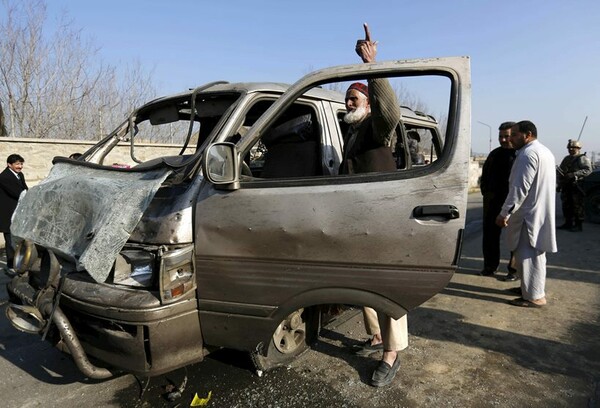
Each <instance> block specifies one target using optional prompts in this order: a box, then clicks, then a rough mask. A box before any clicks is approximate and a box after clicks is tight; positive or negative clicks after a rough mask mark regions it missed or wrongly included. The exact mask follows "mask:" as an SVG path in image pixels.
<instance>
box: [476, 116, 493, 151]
mask: <svg viewBox="0 0 600 408" xmlns="http://www.w3.org/2000/svg"><path fill="white" fill-rule="evenodd" d="M477 123H480V124H482V125H483V126H487V127H488V130H489V134H490V152H491V151H492V127H491V126H490V125H488V124H487V123H483V122H480V121H477Z"/></svg>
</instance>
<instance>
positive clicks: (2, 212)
mask: <svg viewBox="0 0 600 408" xmlns="http://www.w3.org/2000/svg"><path fill="white" fill-rule="evenodd" d="M24 162H25V159H23V157H21V156H20V155H18V154H11V155H10V156H8V157H7V158H6V169H4V171H3V172H2V173H0V231H1V232H3V233H4V244H5V247H6V268H7V272H8V273H9V274H13V273H14V270H13V260H14V257H15V251H14V248H13V246H12V239H11V236H10V219H11V218H12V215H13V212H15V208H17V202H18V201H19V195H21V192H22V191H23V190H27V184H26V183H25V176H24V175H23V171H22V170H23V163H24Z"/></svg>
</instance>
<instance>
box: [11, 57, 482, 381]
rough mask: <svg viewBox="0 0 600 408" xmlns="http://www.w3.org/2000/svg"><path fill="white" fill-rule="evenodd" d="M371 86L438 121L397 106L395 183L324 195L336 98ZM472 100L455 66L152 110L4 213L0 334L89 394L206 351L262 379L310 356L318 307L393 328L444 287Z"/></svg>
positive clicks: (339, 184)
mask: <svg viewBox="0 0 600 408" xmlns="http://www.w3.org/2000/svg"><path fill="white" fill-rule="evenodd" d="M375 77H377V78H379V77H385V78H388V80H390V81H398V83H401V84H405V83H407V82H406V81H409V82H410V80H414V81H415V82H414V83H415V84H417V85H418V84H421V85H423V86H422V88H421V90H422V94H423V95H425V96H426V97H432V98H433V99H432V101H433V102H432V103H436V102H435V101H436V100H438V99H437V98H438V96H439V95H442V96H441V97H440V98H439V100H442V101H443V102H442V103H440V104H439V105H435V108H437V106H442V107H443V109H444V110H443V112H442V113H441V115H439V118H440V120H439V121H438V120H436V119H435V118H434V115H431V114H430V113H425V112H423V109H418V108H417V107H415V106H411V107H408V106H402V108H401V112H402V121H401V123H400V124H399V126H398V127H397V129H396V137H397V140H396V141H395V143H394V146H393V149H391V150H393V156H394V159H395V160H396V163H397V170H396V171H393V172H382V173H364V174H352V175H340V174H339V173H338V169H339V167H340V161H341V157H342V151H343V143H344V135H345V133H346V130H347V129H346V128H347V125H345V123H344V121H343V117H344V115H345V113H346V109H345V105H344V94H343V91H345V87H347V84H348V83H349V82H350V81H357V80H366V79H369V78H375ZM427 78H431V79H432V80H433V82H426V80H427ZM424 81H425V82H424ZM431 84H443V88H444V90H443V91H441V92H440V91H439V90H437V89H436V88H435V87H434V86H432V85H431ZM402 86H404V85H399V88H397V89H407V88H402ZM406 86H412V85H406ZM335 89H338V90H341V91H342V92H338V91H336V90H335ZM408 89H410V91H411V92H412V89H413V88H408ZM470 93H471V84H470V67H469V59H468V58H467V57H450V58H436V59H425V60H403V61H391V62H381V63H373V64H360V65H349V66H340V67H334V68H328V69H323V70H320V71H317V72H314V73H312V74H309V75H307V76H305V77H304V78H302V79H301V80H300V81H298V82H297V83H296V84H294V85H292V86H286V85H282V84H273V83H226V82H216V83H210V84H206V85H204V86H201V87H198V88H195V89H193V90H190V91H188V92H185V93H181V94H178V95H174V96H170V97H165V98H160V99H156V100H154V101H152V102H149V103H147V104H146V105H144V106H142V107H140V108H139V109H136V110H135V111H134V112H133V113H131V114H130V116H129V117H128V118H127V120H125V121H124V122H123V123H122V124H121V125H120V126H118V127H117V128H116V129H115V130H114V131H113V132H112V133H110V134H109V135H108V136H106V137H105V138H104V139H103V140H101V141H100V142H98V143H97V144H96V145H95V146H93V147H92V148H90V149H89V150H88V151H87V152H85V153H84V154H83V156H82V157H81V158H79V159H77V160H72V159H69V158H66V157H56V158H55V159H54V166H53V168H52V170H51V172H50V174H49V176H48V177H47V178H46V179H45V180H44V181H43V182H41V183H40V184H39V185H37V186H35V187H33V188H31V189H30V190H29V191H28V192H27V193H26V194H25V195H24V196H22V197H21V199H20V201H19V205H18V207H17V210H16V211H15V216H14V219H13V223H12V230H11V232H12V234H13V237H15V241H16V242H17V243H18V244H17V247H16V257H15V269H16V270H17V272H18V275H17V276H16V277H14V278H13V280H12V281H11V282H10V283H9V284H8V291H9V297H10V299H9V300H10V301H9V305H8V307H7V311H6V313H7V316H8V318H9V319H10V321H11V322H12V324H13V325H14V326H15V327H16V328H17V329H19V330H23V331H26V332H29V333H33V334H36V335H39V336H42V337H43V338H44V339H45V340H48V341H51V342H52V343H54V344H55V345H56V346H58V347H60V348H61V349H62V350H64V351H66V352H68V353H70V354H71V356H72V357H73V359H74V361H75V363H76V364H77V366H78V367H79V369H80V370H81V371H82V372H83V373H84V374H85V375H86V376H88V377H91V378H98V379H100V378H108V377H110V376H112V375H114V374H115V373H118V372H130V373H134V374H138V375H144V376H151V375H157V374H160V373H164V372H167V371H170V370H174V369H176V368H179V367H182V366H185V365H188V364H191V363H194V362H198V361H201V360H202V359H203V358H204V357H205V356H206V354H207V353H209V352H210V351H212V350H215V349H218V348H222V347H226V348H233V349H237V350H243V351H248V352H249V353H251V355H252V358H253V361H254V363H255V365H256V367H257V368H258V369H261V370H264V369H269V368H272V367H275V366H278V365H282V364H286V363H287V362H289V361H291V360H292V359H293V358H294V357H296V356H298V355H299V354H300V353H302V352H303V351H304V350H306V349H307V347H308V346H309V344H310V343H311V342H312V341H314V340H315V339H316V338H317V336H318V331H319V326H320V313H319V306H320V305H325V304H332V303H333V304H349V305H360V306H362V305H364V306H370V307H373V308H375V309H376V310H379V311H381V312H384V313H386V314H388V315H390V316H392V317H394V318H399V317H401V316H403V315H404V314H406V313H407V312H408V311H410V310H411V309H413V308H415V307H417V306H418V305H420V304H422V303H423V302H425V301H427V300H428V299H430V298H431V297H432V296H434V295H435V294H436V293H438V292H439V291H440V290H442V289H443V288H444V287H445V285H446V284H447V283H448V282H449V280H450V278H451V277H452V274H453V272H454V270H455V269H456V265H457V260H458V258H459V255H460V245H461V238H462V233H463V229H464V224H465V213H466V203H467V187H468V186H467V180H468V165H469V153H470V100H471V99H470ZM399 103H401V104H403V105H406V104H407V103H404V101H402V100H400V101H399ZM435 108H433V109H435ZM409 133H410V134H412V135H416V136H413V140H412V141H409V140H408V136H407V135H408V134H409ZM153 138H158V139H157V140H162V141H165V140H166V141H172V142H174V143H173V145H172V146H176V147H174V148H173V147H172V149H171V152H169V153H167V154H163V153H161V154H158V155H157V154H156V153H155V151H154V156H153V151H150V150H144V149H143V148H142V142H145V141H151V140H153ZM416 138H418V142H419V145H420V146H419V152H418V153H419V155H420V157H421V159H420V160H419V161H418V162H416V161H414V160H412V159H411V152H409V149H408V146H409V145H414V141H415V140H416ZM125 150H126V151H127V155H125V154H124V153H123V152H124V151H125Z"/></svg>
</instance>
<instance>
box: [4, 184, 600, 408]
mask: <svg viewBox="0 0 600 408" xmlns="http://www.w3.org/2000/svg"><path fill="white" fill-rule="evenodd" d="M469 199H470V201H469V211H468V214H467V228H466V234H465V239H464V245H463V257H462V259H461V263H460V268H459V271H458V272H457V274H455V276H454V278H453V279H452V282H451V283H450V284H449V286H448V288H447V289H446V290H445V291H444V292H442V293H440V294H439V295H437V296H436V297H434V298H433V299H432V300H430V301H429V302H427V303H425V304H424V305H423V306H421V307H420V308H418V309H417V310H415V311H413V312H411V314H410V315H409V331H410V345H409V348H408V349H407V350H406V351H404V352H403V366H402V370H401V372H400V373H399V375H398V378H397V379H396V381H395V382H394V383H393V384H392V385H391V386H390V387H388V388H386V389H375V388H372V387H370V386H369V385H368V384H367V383H368V378H369V376H370V373H371V371H372V369H373V368H374V366H375V364H376V358H377V356H374V357H373V358H362V357H356V356H354V355H352V354H351V353H350V352H349V350H348V347H349V346H351V345H353V344H357V343H358V341H360V340H362V339H364V338H365V333H364V329H363V326H362V320H361V316H360V314H359V313H358V310H348V311H347V312H345V313H344V314H343V315H342V316H340V317H339V318H338V319H337V320H334V321H333V322H332V323H331V324H330V325H329V326H328V327H327V328H326V329H324V330H323V331H322V333H321V338H320V340H319V341H318V342H317V344H316V345H315V346H314V348H313V349H312V350H310V351H309V352H307V353H305V354H304V355H303V356H301V357H300V358H298V359H297V360H296V361H295V362H294V363H293V364H292V365H290V366H289V367H285V368H280V369H277V370H274V371H272V372H269V373H266V374H265V375H264V376H262V377H258V376H257V375H256V373H255V372H254V371H253V368H252V365H251V362H250V360H249V358H248V356H247V355H245V354H244V353H240V352H236V351H231V350H221V351H219V352H216V353H213V354H212V355H210V356H209V357H208V358H207V359H206V360H205V361H203V362H201V363H198V364H195V365H192V366H188V367H186V368H184V369H180V370H177V371H175V372H172V373H169V374H166V375H163V376H159V377H155V378H152V379H150V380H145V379H141V380H138V379H136V378H135V377H134V376H132V375H124V376H121V377H117V378H113V379H110V380H107V381H91V380H89V379H86V378H85V377H84V376H83V375H82V374H80V373H79V371H78V370H77V369H76V367H75V365H74V364H73V363H72V361H71V360H70V358H69V357H67V356H65V355H63V354H61V353H60V352H58V351H57V350H55V349H53V348H52V347H51V346H50V345H49V344H47V343H44V342H42V341H40V339H39V338H38V337H36V336H34V335H28V334H23V333H20V332H18V331H16V330H14V329H13V328H12V326H11V325H10V323H9V322H8V321H7V319H6V317H5V316H4V313H2V315H1V316H0V373H1V375H0V395H1V396H2V402H0V405H1V406H3V407H38V406H44V407H79V406H101V407H161V406H165V407H175V406H181V407H187V406H189V405H190V402H191V400H192V398H193V395H194V393H198V395H199V396H200V397H206V396H207V394H208V393H209V392H212V397H211V400H210V402H209V404H208V405H207V406H209V407H272V408H275V407H308V406H310V407H364V406H371V407H423V406H431V407H434V406H435V407H439V406H452V407H458V406H461V407H482V406H490V407H491V406H494V407H498V406H500V407H505V406H506V407H525V406H528V407H548V406H553V407H554V406H557V407H560V406H564V407H575V406H582V407H586V406H588V407H594V406H600V405H598V404H599V403H598V401H599V400H600V386H599V385H598V384H599V381H600V347H599V342H600V321H599V318H598V310H599V307H598V306H599V299H600V255H599V254H598V252H599V251H598V249H597V237H598V236H599V235H598V233H600V225H591V226H590V225H587V224H586V225H585V231H584V234H579V235H578V234H570V235H569V233H562V232H561V233H560V234H559V248H560V247H562V248H564V251H563V252H562V253H559V254H554V255H552V256H550V257H549V277H548V278H549V282H548V286H549V306H548V307H547V309H544V310H535V311H534V310H516V309H519V308H515V307H512V306H509V305H507V304H506V300H508V299H510V297H507V296H506V294H505V293H503V290H504V289H506V288H507V287H509V286H514V284H513V285H510V284H507V283H504V282H500V281H496V280H494V279H492V278H483V277H480V276H478V275H477V272H478V270H479V269H480V264H481V258H480V256H481V255H480V250H479V246H480V240H481V224H480V221H479V220H480V218H481V199H480V196H479V195H477V194H472V195H471V196H470V198H469ZM592 239H593V240H595V243H594V242H592ZM579 240H581V242H583V241H585V243H586V244H585V245H580V242H579ZM7 281H8V278H7V277H5V276H4V275H3V274H0V287H1V288H0V307H1V308H2V309H4V305H5V303H6V290H5V288H4V286H5V285H4V284H5V283H6V282H7ZM573 293H577V295H578V296H577V302H573V301H572V297H571V295H572V294H573ZM184 379H186V380H187V383H186V388H185V390H184V392H183V393H182V396H181V398H178V399H176V400H174V401H168V400H167V399H166V398H165V395H166V387H167V386H168V385H169V384H175V385H180V384H181V383H182V382H183V381H184Z"/></svg>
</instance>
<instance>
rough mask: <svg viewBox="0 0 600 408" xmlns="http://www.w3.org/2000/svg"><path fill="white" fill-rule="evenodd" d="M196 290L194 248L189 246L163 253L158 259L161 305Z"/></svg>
mask: <svg viewBox="0 0 600 408" xmlns="http://www.w3.org/2000/svg"><path fill="white" fill-rule="evenodd" d="M195 289H196V279H195V277H194V246H193V245H189V246H186V247H183V248H179V249H174V250H172V251H165V252H163V254H162V256H161V258H160V299H161V301H162V302H163V303H170V302H174V301H176V300H177V299H178V298H180V297H181V296H183V295H184V294H186V293H188V292H189V291H191V290H195Z"/></svg>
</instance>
